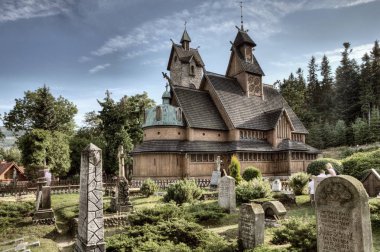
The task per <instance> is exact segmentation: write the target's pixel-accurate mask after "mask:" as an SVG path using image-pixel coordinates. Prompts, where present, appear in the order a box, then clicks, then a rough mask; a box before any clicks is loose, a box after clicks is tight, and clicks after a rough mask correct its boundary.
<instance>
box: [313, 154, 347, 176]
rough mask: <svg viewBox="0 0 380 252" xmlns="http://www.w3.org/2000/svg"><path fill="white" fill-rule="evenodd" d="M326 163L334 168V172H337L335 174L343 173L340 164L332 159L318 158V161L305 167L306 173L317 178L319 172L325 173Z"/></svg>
mask: <svg viewBox="0 0 380 252" xmlns="http://www.w3.org/2000/svg"><path fill="white" fill-rule="evenodd" d="M327 163H330V164H331V165H332V166H333V167H334V169H335V171H337V173H339V174H342V173H343V166H342V164H341V162H340V161H338V160H336V159H333V158H320V159H317V160H314V161H312V162H311V163H310V164H309V165H308V166H307V173H309V174H311V175H316V176H317V175H319V172H320V170H324V171H325V172H326V171H327V169H326V164H327Z"/></svg>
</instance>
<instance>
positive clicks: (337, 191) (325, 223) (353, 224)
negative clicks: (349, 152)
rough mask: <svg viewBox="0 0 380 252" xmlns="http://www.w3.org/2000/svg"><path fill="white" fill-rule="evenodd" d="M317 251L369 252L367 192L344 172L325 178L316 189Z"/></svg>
mask: <svg viewBox="0 0 380 252" xmlns="http://www.w3.org/2000/svg"><path fill="white" fill-rule="evenodd" d="M315 203H316V215H317V239H318V251H336V252H371V251H372V232H371V222H370V213H369V205H368V195H367V193H366V191H365V189H364V187H363V185H362V183H361V182H360V181H359V180H357V179H355V178H353V177H351V176H346V175H339V176H333V177H328V178H326V179H324V180H323V181H322V182H321V183H320V184H319V185H318V187H317V190H316V192H315Z"/></svg>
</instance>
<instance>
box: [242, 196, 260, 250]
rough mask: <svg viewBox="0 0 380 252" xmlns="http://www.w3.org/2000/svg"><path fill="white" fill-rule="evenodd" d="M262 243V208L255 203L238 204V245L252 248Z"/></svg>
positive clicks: (243, 247)
mask: <svg viewBox="0 0 380 252" xmlns="http://www.w3.org/2000/svg"><path fill="white" fill-rule="evenodd" d="M263 243H264V209H263V208H262V206H261V205H259V204H255V203H245V204H242V205H241V206H240V217H239V245H240V247H242V249H244V250H245V249H252V248H254V247H256V246H258V245H260V244H263Z"/></svg>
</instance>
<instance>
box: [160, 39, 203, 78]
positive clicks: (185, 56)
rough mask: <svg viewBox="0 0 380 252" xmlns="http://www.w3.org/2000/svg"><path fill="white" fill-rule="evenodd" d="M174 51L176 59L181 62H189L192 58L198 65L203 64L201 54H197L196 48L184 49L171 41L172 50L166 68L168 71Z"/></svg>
mask: <svg viewBox="0 0 380 252" xmlns="http://www.w3.org/2000/svg"><path fill="white" fill-rule="evenodd" d="M174 53H177V55H178V59H179V60H180V61H181V62H184V63H189V62H190V60H191V59H192V58H193V59H194V61H195V63H196V64H197V65H198V66H201V67H203V66H204V65H205V64H204V63H203V60H202V58H201V55H200V54H199V52H198V50H197V49H194V48H190V49H189V50H185V49H184V48H183V47H182V46H181V45H178V44H174V43H173V46H172V50H171V52H170V57H169V61H168V66H167V68H166V69H167V70H168V71H170V63H171V62H172V58H173V57H174Z"/></svg>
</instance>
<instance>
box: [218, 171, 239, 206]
mask: <svg viewBox="0 0 380 252" xmlns="http://www.w3.org/2000/svg"><path fill="white" fill-rule="evenodd" d="M218 189H219V190H218V204H219V206H220V207H221V208H224V209H226V210H228V211H230V212H234V211H235V210H236V195H235V179H234V178H233V177H230V176H224V177H222V178H221V179H220V182H219V186H218Z"/></svg>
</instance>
